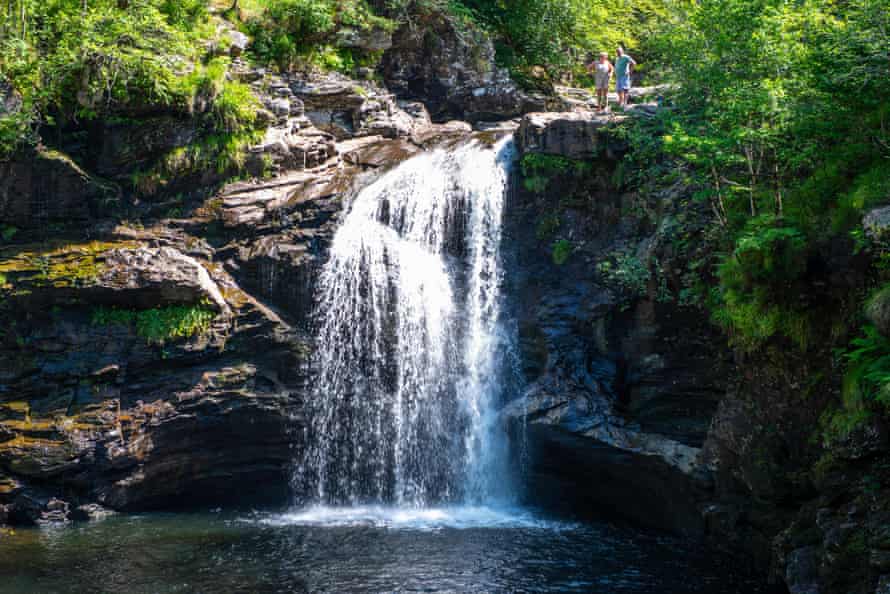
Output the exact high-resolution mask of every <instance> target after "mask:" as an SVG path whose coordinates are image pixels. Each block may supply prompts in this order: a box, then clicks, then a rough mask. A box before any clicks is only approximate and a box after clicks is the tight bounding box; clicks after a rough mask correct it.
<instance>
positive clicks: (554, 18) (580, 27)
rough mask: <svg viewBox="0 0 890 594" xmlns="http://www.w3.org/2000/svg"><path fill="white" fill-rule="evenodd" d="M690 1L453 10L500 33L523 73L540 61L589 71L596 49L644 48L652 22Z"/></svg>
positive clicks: (471, 5) (502, 52) (474, 3)
mask: <svg viewBox="0 0 890 594" xmlns="http://www.w3.org/2000/svg"><path fill="white" fill-rule="evenodd" d="M686 4H687V2H686V1H685V0H682V1H680V2H669V1H667V0H630V1H626V2H607V1H605V0H509V1H507V0H460V1H459V2H457V1H452V2H451V3H450V10H451V12H452V14H456V15H457V16H458V17H459V18H461V19H464V20H473V21H474V22H475V23H477V24H478V25H479V26H481V27H482V28H484V29H486V30H488V31H490V32H491V33H492V35H493V36H494V38H495V47H496V49H497V56H498V61H499V62H500V63H501V65H503V66H507V67H509V68H510V69H511V70H512V71H513V73H514V75H516V76H517V77H519V78H520V79H522V78H526V77H527V76H528V75H529V74H531V71H532V69H533V68H534V67H536V66H539V67H544V68H546V69H548V70H549V71H551V72H559V71H562V72H568V71H574V72H575V73H576V74H581V73H584V72H585V68H584V62H585V61H586V60H588V59H589V58H590V57H591V56H592V55H593V54H595V53H599V52H600V51H604V50H605V51H609V53H610V54H612V55H614V53H615V48H616V47H617V46H618V45H624V46H626V47H628V48H632V49H635V48H640V47H641V46H642V45H644V42H645V40H646V39H648V38H649V37H650V35H651V31H652V25H653V24H654V23H656V22H659V21H661V20H673V16H672V14H673V12H674V11H675V10H678V9H679V8H681V7H683V6H685V5H686Z"/></svg>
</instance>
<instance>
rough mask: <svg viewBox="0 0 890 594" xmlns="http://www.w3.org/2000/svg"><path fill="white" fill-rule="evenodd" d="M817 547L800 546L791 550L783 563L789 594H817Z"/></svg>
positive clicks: (818, 590) (819, 590)
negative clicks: (784, 563)
mask: <svg viewBox="0 0 890 594" xmlns="http://www.w3.org/2000/svg"><path fill="white" fill-rule="evenodd" d="M819 556H820V555H819V549H818V548H817V547H812V546H810V547H801V548H799V549H795V550H793V551H791V553H790V554H789V555H788V561H787V563H786V565H785V584H786V585H787V586H788V591H789V592H790V594H819V593H820V592H821V589H820V588H819Z"/></svg>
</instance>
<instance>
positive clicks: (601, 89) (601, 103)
mask: <svg viewBox="0 0 890 594" xmlns="http://www.w3.org/2000/svg"><path fill="white" fill-rule="evenodd" d="M587 70H588V71H593V80H594V83H595V84H596V109H597V111H608V109H609V81H611V80H612V74H613V73H614V72H615V68H614V67H613V66H612V63H611V62H609V54H608V53H606V52H600V59H599V60H598V61H597V62H596V64H591V65H590V66H588V67H587Z"/></svg>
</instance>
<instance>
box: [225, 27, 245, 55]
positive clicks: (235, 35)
mask: <svg viewBox="0 0 890 594" xmlns="http://www.w3.org/2000/svg"><path fill="white" fill-rule="evenodd" d="M228 35H229V55H230V56H232V57H233V58H237V57H238V56H240V55H241V54H243V53H244V52H245V51H247V46H249V45H250V37H248V36H247V35H245V34H244V33H242V32H241V31H236V30H234V29H233V30H230V31H228Z"/></svg>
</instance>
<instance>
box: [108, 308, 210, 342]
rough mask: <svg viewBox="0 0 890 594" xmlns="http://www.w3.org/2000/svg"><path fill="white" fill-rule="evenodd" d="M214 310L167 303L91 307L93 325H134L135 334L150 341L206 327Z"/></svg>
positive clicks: (189, 333) (202, 331) (165, 338)
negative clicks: (139, 307)
mask: <svg viewBox="0 0 890 594" xmlns="http://www.w3.org/2000/svg"><path fill="white" fill-rule="evenodd" d="M214 315H215V314H214V312H213V310H211V309H210V308H209V307H208V304H207V303H201V304H199V305H169V306H166V307H156V308H153V309H144V310H138V311H137V310H129V309H118V308H109V307H98V308H96V309H95V310H93V317H92V321H93V324H94V325H96V326H110V325H118V326H128V327H131V326H133V325H134V324H135V327H136V333H137V334H138V335H139V336H141V337H142V338H144V339H145V340H146V341H148V342H149V343H151V344H164V343H165V342H167V341H170V340H176V339H179V338H188V337H190V336H194V335H196V334H203V333H206V332H207V331H208V330H209V329H210V322H211V321H213V318H214Z"/></svg>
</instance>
